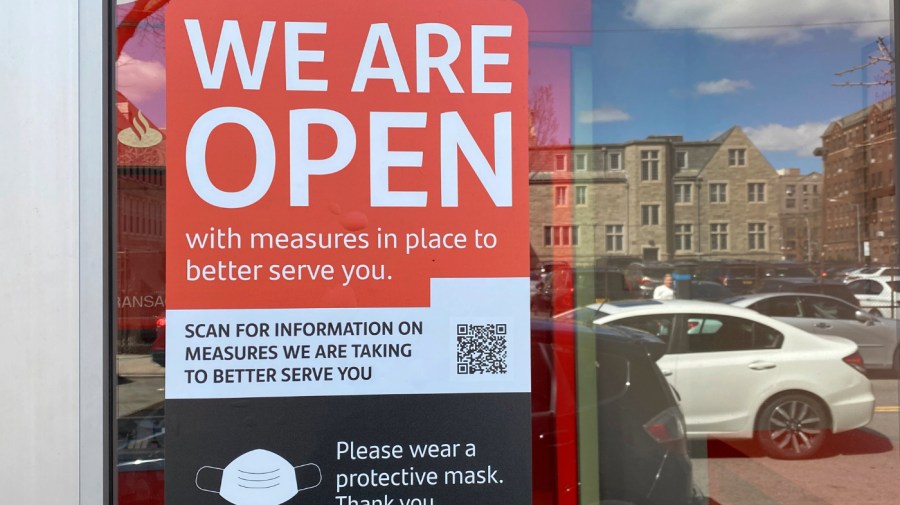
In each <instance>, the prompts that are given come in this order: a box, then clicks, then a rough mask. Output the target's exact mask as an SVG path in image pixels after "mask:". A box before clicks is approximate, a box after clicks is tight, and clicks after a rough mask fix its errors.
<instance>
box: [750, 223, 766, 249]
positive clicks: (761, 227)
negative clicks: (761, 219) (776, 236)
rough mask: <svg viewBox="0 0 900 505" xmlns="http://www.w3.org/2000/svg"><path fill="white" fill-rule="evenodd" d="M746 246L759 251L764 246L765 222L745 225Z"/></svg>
mask: <svg viewBox="0 0 900 505" xmlns="http://www.w3.org/2000/svg"><path fill="white" fill-rule="evenodd" d="M747 248H749V249H750V250H751V251H761V250H764V249H765V248H766V223H750V224H748V225H747Z"/></svg>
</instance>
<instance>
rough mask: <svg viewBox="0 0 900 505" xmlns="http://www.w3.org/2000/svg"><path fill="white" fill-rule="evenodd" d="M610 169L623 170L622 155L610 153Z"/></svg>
mask: <svg viewBox="0 0 900 505" xmlns="http://www.w3.org/2000/svg"><path fill="white" fill-rule="evenodd" d="M609 169H610V170H622V153H609Z"/></svg>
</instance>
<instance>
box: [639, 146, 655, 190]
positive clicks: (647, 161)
mask: <svg viewBox="0 0 900 505" xmlns="http://www.w3.org/2000/svg"><path fill="white" fill-rule="evenodd" d="M645 155H646V157H645ZM651 155H652V156H651ZM640 159H641V167H640V170H641V174H640V176H641V181H642V182H657V181H659V180H660V179H659V149H641V150H640Z"/></svg>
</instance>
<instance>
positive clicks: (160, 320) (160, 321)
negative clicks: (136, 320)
mask: <svg viewBox="0 0 900 505" xmlns="http://www.w3.org/2000/svg"><path fill="white" fill-rule="evenodd" d="M156 327H157V328H165V327H166V318H164V317H160V318H157V320H156Z"/></svg>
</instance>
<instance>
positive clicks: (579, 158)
mask: <svg viewBox="0 0 900 505" xmlns="http://www.w3.org/2000/svg"><path fill="white" fill-rule="evenodd" d="M587 160H588V157H587V154H585V153H578V154H576V155H575V170H578V171H579V172H582V171H585V170H587V165H588V163H587Z"/></svg>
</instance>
